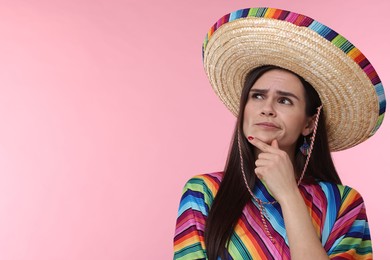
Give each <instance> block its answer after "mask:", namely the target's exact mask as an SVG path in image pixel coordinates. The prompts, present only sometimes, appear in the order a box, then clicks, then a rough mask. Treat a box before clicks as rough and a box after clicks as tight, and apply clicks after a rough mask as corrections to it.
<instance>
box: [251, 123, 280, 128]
mask: <svg viewBox="0 0 390 260" xmlns="http://www.w3.org/2000/svg"><path fill="white" fill-rule="evenodd" d="M255 125H257V126H260V127H262V128H266V129H279V128H280V127H279V126H277V125H275V124H274V123H271V122H262V123H257V124H255Z"/></svg>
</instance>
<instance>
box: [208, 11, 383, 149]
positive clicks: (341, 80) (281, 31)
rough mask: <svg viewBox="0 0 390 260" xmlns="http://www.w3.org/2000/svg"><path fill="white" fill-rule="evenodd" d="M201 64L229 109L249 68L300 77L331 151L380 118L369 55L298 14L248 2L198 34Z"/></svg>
mask: <svg viewBox="0 0 390 260" xmlns="http://www.w3.org/2000/svg"><path fill="white" fill-rule="evenodd" d="M203 64H204V68H205V71H206V74H207V76H208V78H209V81H210V83H211V85H212V87H213V89H214V91H215V92H216V94H217V95H218V97H219V98H220V99H221V100H222V102H223V103H224V104H225V105H226V107H227V108H228V109H229V110H230V111H231V112H232V113H233V114H234V115H237V114H238V109H239V102H240V95H241V91H242V88H243V84H244V81H245V78H246V76H247V74H248V73H249V72H250V71H251V70H253V69H254V68H256V67H259V66H263V65H275V66H278V67H281V68H285V69H288V70H290V71H293V72H294V73H296V74H298V75H300V76H301V77H303V78H304V79H305V80H306V81H308V82H309V83H310V84H311V85H312V86H313V87H314V88H315V89H316V91H317V92H318V94H319V96H320V98H321V101H322V103H323V109H324V113H325V116H326V127H327V132H328V137H329V147H330V149H331V151H340V150H344V149H347V148H350V147H352V146H355V145H357V144H359V143H361V142H363V141H365V140H366V139H368V138H369V137H370V136H372V135H373V134H374V133H375V132H376V131H377V130H378V128H379V127H380V125H381V124H382V121H383V118H384V114H385V108H386V100H385V94H384V90H383V86H382V83H381V81H380V79H379V77H378V74H377V73H376V71H375V69H374V67H373V66H372V65H371V63H370V62H369V61H368V59H367V58H366V57H365V56H364V55H363V54H362V52H361V51H360V50H358V49H357V48H356V47H355V46H354V45H353V44H352V43H350V42H349V41H348V40H346V39H345V38H344V37H343V36H341V35H340V34H338V33H336V32H335V31H334V30H332V29H330V28H329V27H327V26H325V25H323V24H321V23H319V22H317V21H315V20H314V19H312V18H310V17H307V16H304V15H301V14H297V13H293V12H290V11H285V10H280V9H274V8H248V9H242V10H238V11H235V12H232V13H230V14H227V15H225V16H223V17H222V18H221V19H219V20H218V21H217V22H216V23H215V24H214V25H213V26H212V27H211V29H210V30H209V32H208V34H207V36H206V38H205V41H204V43H203Z"/></svg>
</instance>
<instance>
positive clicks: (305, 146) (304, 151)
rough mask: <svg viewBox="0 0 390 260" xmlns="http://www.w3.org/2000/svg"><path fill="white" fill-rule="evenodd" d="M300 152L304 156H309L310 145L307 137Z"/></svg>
mask: <svg viewBox="0 0 390 260" xmlns="http://www.w3.org/2000/svg"><path fill="white" fill-rule="evenodd" d="M299 150H300V151H301V153H302V154H303V155H304V156H307V155H308V154H309V150H310V145H309V144H308V143H307V140H306V136H304V137H303V144H302V145H301V147H300V148H299Z"/></svg>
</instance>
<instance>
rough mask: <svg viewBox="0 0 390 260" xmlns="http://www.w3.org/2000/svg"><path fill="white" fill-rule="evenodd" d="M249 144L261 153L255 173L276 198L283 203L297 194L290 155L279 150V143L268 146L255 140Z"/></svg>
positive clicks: (274, 142) (274, 141)
mask: <svg viewBox="0 0 390 260" xmlns="http://www.w3.org/2000/svg"><path fill="white" fill-rule="evenodd" d="M248 140H249V139H248ZM249 142H250V143H251V144H252V145H254V146H256V147H257V148H258V149H259V150H260V151H261V152H260V153H259V156H258V158H257V160H256V162H255V164H256V168H255V173H256V175H257V177H258V178H259V179H261V180H263V181H264V182H265V184H266V185H267V187H268V189H269V191H270V192H271V193H272V195H273V196H274V198H275V199H276V200H277V201H278V202H279V203H281V202H285V201H286V200H288V198H289V197H291V195H292V194H297V192H298V186H297V182H296V179H295V174H294V167H293V164H292V162H291V160H290V157H289V156H288V154H287V153H286V152H285V151H283V150H280V149H279V145H278V141H277V140H276V139H275V140H273V141H272V143H271V145H268V144H266V143H264V142H262V141H260V140H259V139H257V138H254V139H252V140H249Z"/></svg>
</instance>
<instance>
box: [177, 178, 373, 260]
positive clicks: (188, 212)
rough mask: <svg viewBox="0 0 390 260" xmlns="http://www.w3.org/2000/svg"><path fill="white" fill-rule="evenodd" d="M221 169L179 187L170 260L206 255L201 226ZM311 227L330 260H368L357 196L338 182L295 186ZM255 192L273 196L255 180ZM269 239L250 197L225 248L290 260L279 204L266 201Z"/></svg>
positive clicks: (244, 255)
mask: <svg viewBox="0 0 390 260" xmlns="http://www.w3.org/2000/svg"><path fill="white" fill-rule="evenodd" d="M222 175H223V174H222V173H212V174H203V175H199V176H196V177H194V178H192V179H190V180H189V181H188V182H187V184H186V185H185V187H184V190H183V196H182V198H181V201H180V208H179V214H178V218H177V223H176V232H175V238H174V259H206V258H207V257H206V249H205V243H204V229H205V223H206V218H207V215H208V212H209V209H210V207H211V206H212V202H213V199H214V197H215V195H216V193H217V191H218V188H219V185H220V183H221V179H222ZM299 189H300V192H301V194H302V197H303V198H304V200H305V203H306V205H307V208H308V210H309V214H310V216H311V217H312V221H313V225H314V227H315V230H316V232H317V234H318V236H319V238H320V240H321V242H322V245H323V247H324V249H325V250H326V252H327V254H328V255H329V257H330V259H372V247H371V238H370V230H369V227H368V222H367V216H366V210H365V206H364V202H363V199H362V197H361V196H360V194H359V193H358V192H357V191H356V190H354V189H352V188H350V187H348V186H343V185H336V184H332V183H329V182H319V183H317V184H308V185H300V186H299ZM254 194H255V195H256V196H257V197H258V198H260V199H261V200H262V201H269V200H272V197H271V196H270V194H269V193H268V191H267V189H266V188H265V186H264V185H263V184H262V183H261V181H257V183H256V185H255V188H254ZM265 210H266V213H267V214H266V215H267V216H268V217H267V225H268V228H269V231H270V232H271V234H272V236H273V237H274V239H275V244H273V243H272V241H270V239H269V237H268V236H267V234H266V233H265V230H264V227H263V224H262V222H261V218H260V211H259V208H258V206H257V204H256V203H255V202H254V201H253V199H252V201H250V202H248V204H247V205H246V206H245V207H244V210H243V212H242V215H241V217H240V219H239V220H238V223H237V225H236V227H235V229H234V232H233V235H232V236H231V238H230V242H229V244H228V246H227V252H228V253H229V257H230V258H231V259H290V258H291V257H290V250H289V246H288V240H287V234H286V229H285V226H284V221H283V217H282V211H281V208H280V205H279V204H278V203H276V204H273V205H268V204H267V205H265Z"/></svg>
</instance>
